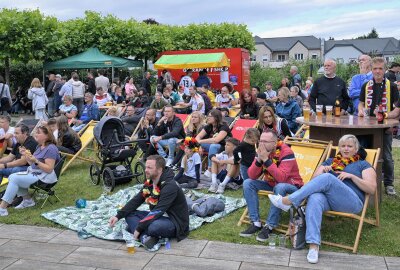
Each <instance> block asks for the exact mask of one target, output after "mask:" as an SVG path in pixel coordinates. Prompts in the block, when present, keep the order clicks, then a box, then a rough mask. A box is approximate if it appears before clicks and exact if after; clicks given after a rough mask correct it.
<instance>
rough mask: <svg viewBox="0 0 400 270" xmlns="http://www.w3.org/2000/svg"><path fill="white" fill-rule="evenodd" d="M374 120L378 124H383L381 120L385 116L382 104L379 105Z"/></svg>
mask: <svg viewBox="0 0 400 270" xmlns="http://www.w3.org/2000/svg"><path fill="white" fill-rule="evenodd" d="M376 118H377V119H378V124H383V119H384V118H385V114H384V112H383V106H382V104H379V106H378V112H377V114H376Z"/></svg>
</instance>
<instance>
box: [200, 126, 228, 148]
mask: <svg viewBox="0 0 400 270" xmlns="http://www.w3.org/2000/svg"><path fill="white" fill-rule="evenodd" d="M204 131H205V132H206V136H205V137H204V138H203V139H209V138H212V137H214V135H215V134H217V133H219V132H220V131H225V132H226V133H227V135H226V137H225V138H224V139H223V140H222V141H220V142H219V143H220V144H221V145H225V139H226V138H227V137H232V133H231V130H230V129H229V127H228V125H227V124H225V123H224V124H222V126H220V127H219V129H217V130H216V131H214V128H213V126H212V125H211V124H208V125H206V126H205V127H204Z"/></svg>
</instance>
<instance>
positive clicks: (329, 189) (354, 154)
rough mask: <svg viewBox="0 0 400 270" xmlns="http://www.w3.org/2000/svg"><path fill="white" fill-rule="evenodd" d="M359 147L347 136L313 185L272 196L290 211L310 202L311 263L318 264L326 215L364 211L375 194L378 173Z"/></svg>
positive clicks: (309, 237)
mask: <svg viewBox="0 0 400 270" xmlns="http://www.w3.org/2000/svg"><path fill="white" fill-rule="evenodd" d="M359 148H360V145H359V142H358V140H357V138H356V137H355V136H354V135H344V136H343V137H342V138H340V140H339V153H338V154H337V155H336V156H335V157H334V158H330V159H328V160H326V161H325V162H324V163H322V165H321V166H320V167H319V168H318V169H317V171H316V172H315V174H314V177H313V179H312V180H311V181H310V182H309V183H307V184H306V185H305V186H303V187H302V188H301V189H299V190H298V191H296V192H294V193H292V194H290V195H289V196H285V197H283V198H282V197H281V196H280V195H268V197H269V199H270V200H271V202H272V204H274V205H275V206H276V207H278V208H280V209H282V210H284V211H288V210H289V209H290V207H291V205H293V206H294V207H299V206H300V205H301V203H302V202H303V201H304V200H305V199H307V206H306V224H307V229H306V242H307V243H308V244H310V249H309V251H308V255H307V260H308V262H309V263H317V262H318V251H319V246H320V244H321V233H320V228H321V222H322V214H323V213H324V212H325V211H328V210H333V211H340V212H347V213H359V212H361V211H362V209H363V205H364V199H365V193H370V194H373V193H374V192H375V189H376V172H375V170H374V169H373V168H372V167H371V165H370V164H369V163H368V162H367V161H365V160H363V158H365V153H361V151H359ZM363 152H364V151H363ZM363 155H364V157H362V156H363Z"/></svg>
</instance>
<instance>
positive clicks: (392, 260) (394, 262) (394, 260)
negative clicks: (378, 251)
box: [385, 257, 400, 270]
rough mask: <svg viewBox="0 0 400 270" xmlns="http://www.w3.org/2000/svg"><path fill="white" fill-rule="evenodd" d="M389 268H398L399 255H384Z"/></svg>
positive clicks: (399, 266) (390, 269) (393, 269)
mask: <svg viewBox="0 0 400 270" xmlns="http://www.w3.org/2000/svg"><path fill="white" fill-rule="evenodd" d="M385 260H386V264H387V266H388V269H389V270H395V269H400V257H385Z"/></svg>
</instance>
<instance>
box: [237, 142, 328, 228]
mask: <svg viewBox="0 0 400 270" xmlns="http://www.w3.org/2000/svg"><path fill="white" fill-rule="evenodd" d="M284 143H285V144H287V145H290V146H291V149H292V150H293V152H294V155H295V157H296V161H297V165H298V167H299V170H300V176H301V178H302V179H303V182H304V183H307V182H308V181H310V180H311V177H312V176H313V174H314V172H315V170H316V169H317V168H318V166H320V165H321V163H322V162H323V161H324V160H325V159H326V157H327V156H328V154H329V153H330V151H331V147H332V141H330V142H325V141H318V140H307V141H304V140H303V139H300V138H289V137H286V138H285V140H284ZM269 194H273V192H271V191H266V190H260V191H259V192H258V196H259V197H260V196H261V197H262V196H264V197H266V196H268V195H269ZM262 220H265V219H262ZM243 223H248V224H250V219H249V217H248V209H247V208H246V209H245V210H244V211H243V214H242V216H241V217H240V219H239V222H238V223H237V225H238V226H241V225H242V224H243ZM286 227H287V226H283V225H282V226H281V227H280V228H277V229H276V230H277V231H279V232H283V233H286V232H287V230H286Z"/></svg>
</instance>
